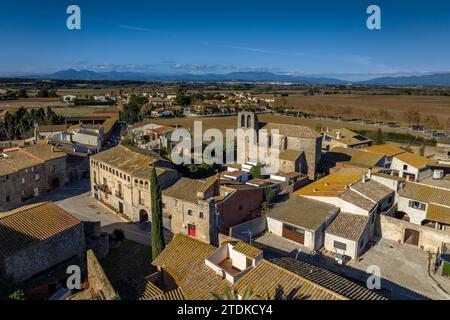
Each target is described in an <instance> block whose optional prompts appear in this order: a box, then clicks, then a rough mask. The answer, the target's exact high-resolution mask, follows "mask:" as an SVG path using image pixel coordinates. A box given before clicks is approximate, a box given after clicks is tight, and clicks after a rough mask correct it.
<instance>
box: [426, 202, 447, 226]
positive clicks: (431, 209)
mask: <svg viewBox="0 0 450 320" xmlns="http://www.w3.org/2000/svg"><path fill="white" fill-rule="evenodd" d="M427 220H431V221H437V222H440V223H445V224H450V207H443V206H439V205H436V204H429V205H428V209H427Z"/></svg>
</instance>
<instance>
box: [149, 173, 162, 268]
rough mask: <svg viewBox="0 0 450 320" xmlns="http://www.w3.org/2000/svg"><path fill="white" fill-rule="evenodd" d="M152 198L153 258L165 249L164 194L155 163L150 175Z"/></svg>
mask: <svg viewBox="0 0 450 320" xmlns="http://www.w3.org/2000/svg"><path fill="white" fill-rule="evenodd" d="M150 188H151V190H150V198H151V205H152V208H151V209H152V228H151V231H152V259H153V260H155V259H156V257H157V256H158V255H159V254H160V253H161V252H162V251H163V250H164V246H165V244H164V232H163V231H164V229H163V224H162V219H163V217H162V196H161V188H160V187H159V184H158V178H157V176H156V168H155V165H153V166H152V173H151V176H150Z"/></svg>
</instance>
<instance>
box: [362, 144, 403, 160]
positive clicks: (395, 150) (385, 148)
mask: <svg viewBox="0 0 450 320" xmlns="http://www.w3.org/2000/svg"><path fill="white" fill-rule="evenodd" d="M365 150H367V151H370V152H375V153H381V154H384V155H385V156H388V157H392V156H395V155H398V154H400V153H404V152H406V151H405V150H403V149H402V148H399V147H397V146H394V145H392V144H387V143H386V144H378V145H373V146H370V147H367V148H365Z"/></svg>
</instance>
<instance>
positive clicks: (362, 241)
mask: <svg viewBox="0 0 450 320" xmlns="http://www.w3.org/2000/svg"><path fill="white" fill-rule="evenodd" d="M363 247H364V239H362V240H361V243H360V244H359V249H362V248H363Z"/></svg>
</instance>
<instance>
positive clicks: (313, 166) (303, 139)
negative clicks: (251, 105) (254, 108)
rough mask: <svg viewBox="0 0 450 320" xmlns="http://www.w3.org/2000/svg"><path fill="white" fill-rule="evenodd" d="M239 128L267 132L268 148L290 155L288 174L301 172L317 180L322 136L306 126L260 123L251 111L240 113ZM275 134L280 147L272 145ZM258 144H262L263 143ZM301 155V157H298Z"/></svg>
mask: <svg viewBox="0 0 450 320" xmlns="http://www.w3.org/2000/svg"><path fill="white" fill-rule="evenodd" d="M237 128H239V129H254V130H256V131H259V130H260V129H265V130H267V140H268V141H266V143H267V146H268V147H269V148H278V149H279V150H280V153H281V154H282V153H283V152H284V153H286V154H289V157H287V159H284V160H285V161H286V162H285V164H284V166H286V168H285V170H286V172H292V171H296V170H300V172H301V173H304V174H307V175H308V176H309V178H310V179H311V180H314V179H315V177H316V174H317V170H318V165H319V161H320V158H321V154H322V135H321V134H319V133H317V132H315V131H314V130H312V129H311V128H309V127H306V126H297V125H288V124H279V123H259V121H258V118H257V115H256V114H255V113H254V112H250V111H240V112H238V120H237ZM275 132H278V135H279V145H277V146H275V145H273V143H272V142H273V141H274V137H273V134H274V133H275ZM258 142H259V143H261V141H258ZM286 150H292V151H296V152H289V151H286ZM292 154H294V156H292ZM299 154H300V156H298V155H299ZM293 169H294V170H293ZM283 170H284V169H283ZM280 171H281V169H280Z"/></svg>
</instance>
